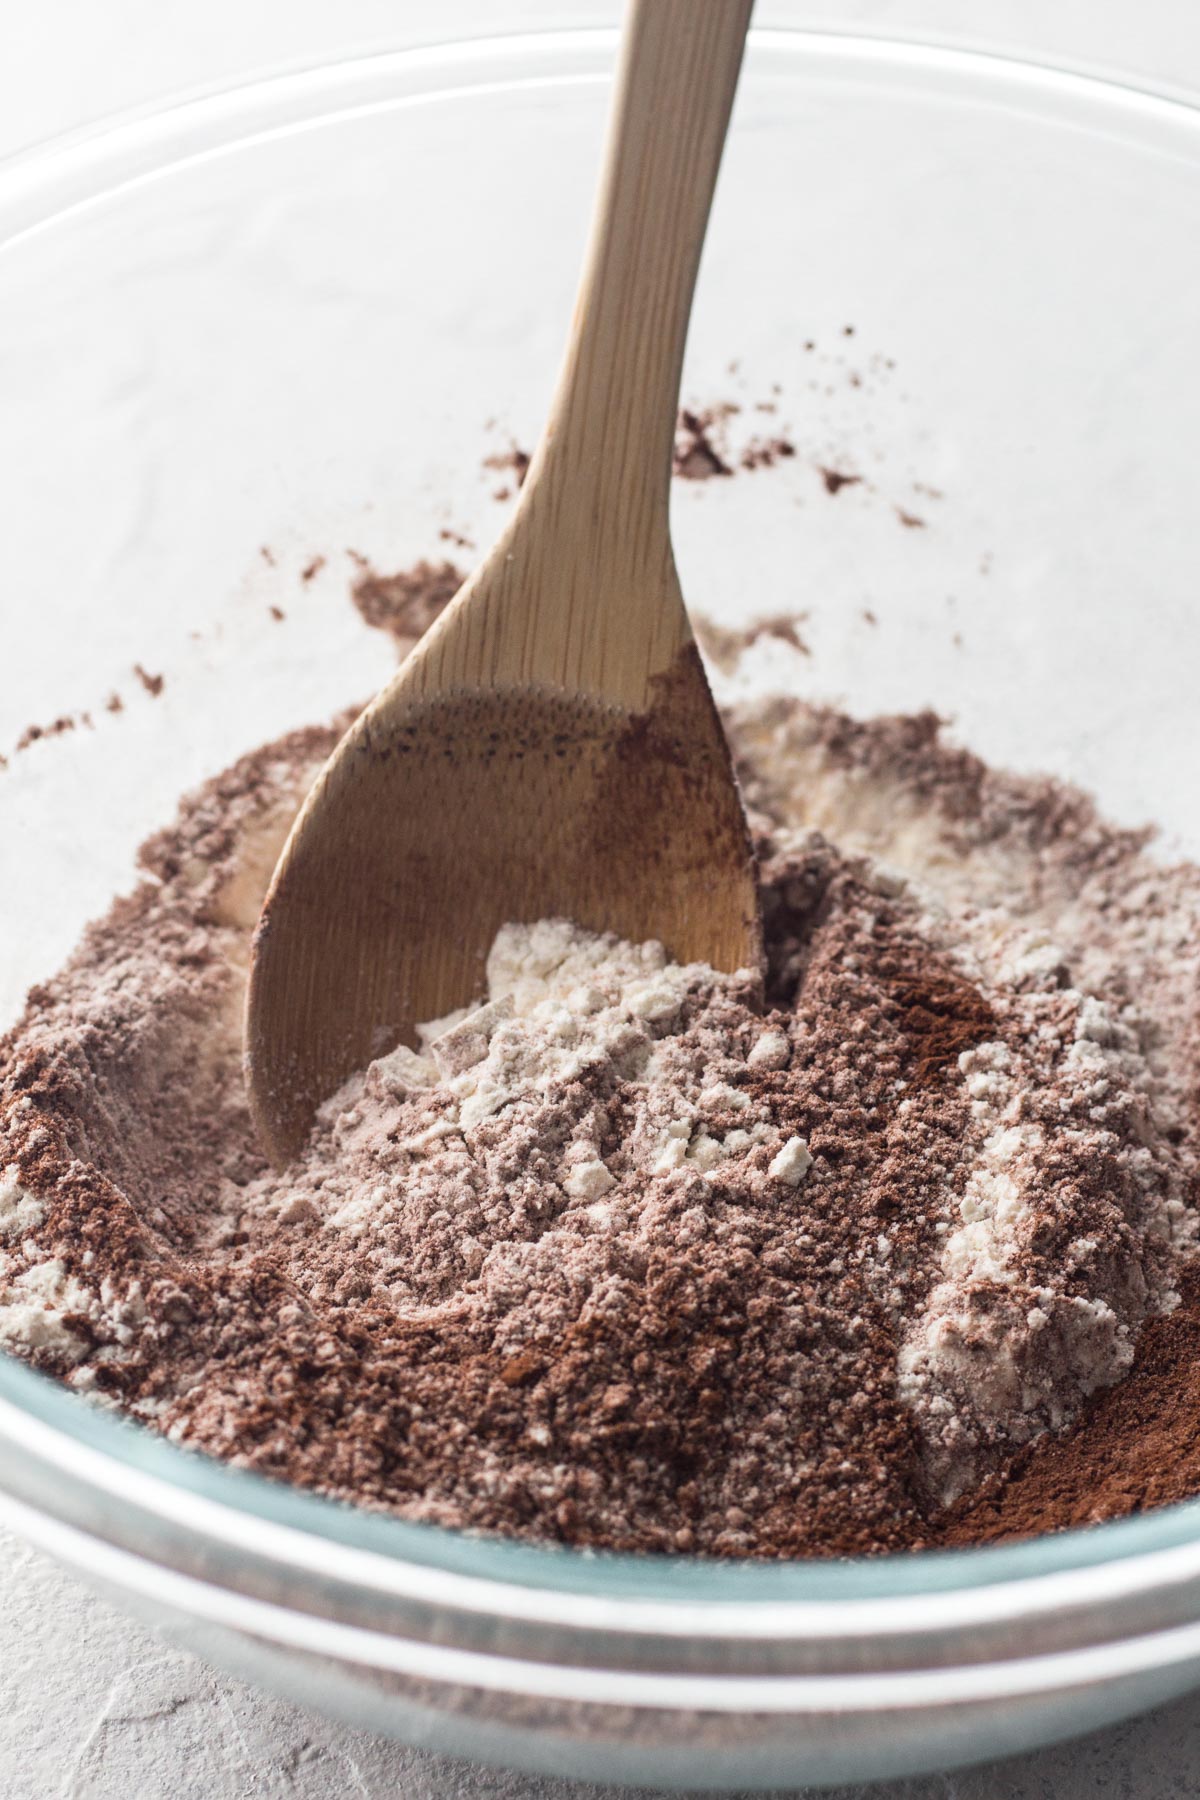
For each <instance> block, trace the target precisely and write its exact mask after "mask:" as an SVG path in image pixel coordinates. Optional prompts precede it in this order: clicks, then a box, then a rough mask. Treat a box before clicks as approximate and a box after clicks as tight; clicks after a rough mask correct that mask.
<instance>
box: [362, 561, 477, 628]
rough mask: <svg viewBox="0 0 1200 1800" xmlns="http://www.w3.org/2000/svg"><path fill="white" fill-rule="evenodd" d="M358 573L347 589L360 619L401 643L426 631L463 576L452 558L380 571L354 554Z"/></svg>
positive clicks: (451, 596)
mask: <svg viewBox="0 0 1200 1800" xmlns="http://www.w3.org/2000/svg"><path fill="white" fill-rule="evenodd" d="M354 561H355V562H356V563H357V565H358V569H359V574H358V577H357V579H356V580H355V582H354V584H353V586H352V587H351V589H350V597H351V599H352V600H353V601H354V604H355V606H356V607H357V608H358V610H359V612H360V613H361V615H362V617H363V619H364V620H365V621H366V623H367V624H368V625H371V626H373V627H374V629H375V630H376V631H386V632H388V633H389V634H390V636H392V637H393V638H395V640H396V642H397V643H398V644H400V645H402V646H404V647H407V646H408V645H409V644H412V643H415V642H416V640H417V638H419V637H420V636H421V635H422V633H423V632H426V631H428V629H429V627H430V626H431V625H432V624H433V621H434V620H435V619H436V618H437V616H438V614H439V613H441V612H443V611H444V610H445V608H446V607H447V606H449V604H450V602H451V600H453V598H454V596H455V594H456V593H457V592H458V590H459V588H460V587H461V586H462V584H463V582H464V580H465V579H466V577H465V575H464V574H463V571H462V570H461V569H460V568H458V567H456V565H455V564H454V563H452V562H439V563H434V562H419V563H416V564H415V565H414V566H413V567H412V568H411V569H401V570H399V571H398V572H397V573H396V574H394V575H381V574H380V573H379V571H378V570H377V569H373V568H372V567H371V565H370V564H369V563H368V562H367V561H366V559H365V558H364V557H361V556H359V555H357V553H355V554H354Z"/></svg>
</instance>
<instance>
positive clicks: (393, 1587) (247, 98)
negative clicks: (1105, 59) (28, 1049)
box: [0, 26, 1200, 1641]
mask: <svg viewBox="0 0 1200 1800" xmlns="http://www.w3.org/2000/svg"><path fill="white" fill-rule="evenodd" d="M617 36H618V33H617V31H616V29H615V28H611V27H603V28H601V27H581V28H575V29H570V30H558V31H545V30H538V31H526V32H518V33H512V34H508V35H500V36H492V37H481V38H466V39H461V40H458V41H454V42H451V43H446V44H427V45H421V46H417V47H408V48H404V49H389V50H383V51H379V52H376V53H374V54H372V55H369V56H354V57H350V58H347V59H344V60H337V61H333V62H326V63H320V64H316V65H312V66H306V67H303V68H290V69H285V70H282V71H278V72H275V73H267V74H264V75H256V76H255V77H253V78H252V79H250V80H247V81H245V82H242V83H238V84H235V85H233V86H227V85H221V86H217V87H213V88H207V89H204V90H200V91H197V92H194V93H191V94H187V95H184V96H181V97H178V98H176V99H174V100H172V101H170V102H169V103H168V104H166V105H161V104H157V103H156V104H153V105H151V106H148V107H139V108H136V109H134V110H132V111H130V112H126V113H122V114H119V115H116V116H115V117H110V118H106V119H102V120H99V121H97V122H95V123H94V124H92V125H89V126H86V127H83V128H81V129H80V130H78V131H73V132H69V133H66V134H63V135H62V136H58V137H55V138H51V139H49V140H46V141H45V142H43V143H41V144H38V145H35V146H33V147H32V148H31V149H29V150H25V151H21V152H19V153H18V154H17V155H15V156H11V157H8V158H5V159H3V160H2V161H0V258H2V257H4V256H6V255H9V254H11V253H12V252H13V251H14V250H16V249H17V248H18V247H19V246H20V244H21V243H22V242H23V241H25V240H27V239H28V238H29V237H30V236H32V235H34V234H36V233H39V232H41V231H43V230H48V229H53V228H55V227H57V226H59V225H61V224H63V223H64V222H65V221H67V220H69V219H70V218H71V217H72V216H73V215H74V214H76V213H78V212H79V211H80V210H82V209H86V208H88V207H90V206H93V205H97V204H103V203H107V202H109V201H111V200H113V199H115V198H116V197H117V196H119V195H120V194H122V193H123V192H125V191H127V190H128V189H130V188H131V187H135V186H139V185H141V184H143V183H145V182H149V181H153V180H158V179H161V178H163V177H165V176H167V175H169V174H171V173H172V172H175V171H177V170H179V169H182V168H185V167H188V166H191V165H193V164H195V163H197V162H200V161H203V160H205V159H207V158H209V157H213V156H220V155H226V154H231V153H234V152H236V151H237V150H239V149H241V148H243V147H246V146H248V145H251V144H254V143H258V142H262V141H264V140H265V139H271V138H277V137H281V136H285V135H288V134H290V133H293V132H302V131H305V130H311V129H314V128H318V127H322V126H325V125H329V124H333V123H335V122H337V121H338V120H341V119H345V118H347V117H349V116H355V115H362V114H365V113H369V112H372V111H380V110H385V109H391V108H394V107H398V106H401V105H405V104H422V103H426V102H429V101H438V100H442V101H444V100H447V99H450V98H461V97H465V96H467V95H469V94H470V93H472V92H477V91H480V90H486V89H491V90H493V91H495V90H497V89H504V90H508V89H511V88H513V87H526V86H539V85H556V86H557V85H561V84H563V83H564V82H570V81H575V82H597V81H601V80H605V79H607V78H608V74H609V71H610V68H611V59H612V52H613V49H614V46H615V44H616V40H617ZM772 53H774V54H776V55H780V56H789V57H794V56H798V55H799V56H805V57H808V58H809V59H810V60H811V61H812V62H813V63H814V65H816V66H818V67H820V68H822V69H823V70H824V71H826V72H827V73H828V74H829V75H830V76H831V77H834V78H836V77H837V76H838V75H839V73H840V74H842V75H845V74H846V73H850V74H851V75H853V74H854V73H858V74H860V75H861V73H862V72H863V71H864V70H870V71H871V73H872V74H874V75H875V76H876V77H877V78H884V79H891V80H892V81H894V82H898V83H900V84H901V85H902V86H904V85H907V84H910V83H911V82H912V81H913V80H914V79H915V78H917V77H918V76H919V77H921V78H922V79H924V80H925V81H927V82H928V83H931V84H932V85H933V86H934V87H936V88H937V89H939V90H940V91H943V92H946V91H950V92H954V93H956V94H958V95H959V96H960V97H961V95H962V93H963V91H964V88H965V89H966V90H968V91H974V92H975V93H976V94H978V95H981V96H983V97H985V98H989V99H990V100H991V101H992V102H993V103H996V102H997V101H1001V102H1002V100H1003V97H1004V95H1005V94H1009V95H1018V96H1019V98H1020V100H1021V103H1022V105H1023V106H1026V107H1028V106H1029V105H1030V104H1037V105H1039V106H1040V107H1041V109H1042V110H1043V111H1047V112H1049V114H1050V115H1051V116H1052V117H1054V118H1056V119H1058V120H1059V121H1060V122H1061V121H1062V119H1063V116H1064V109H1065V110H1066V112H1068V113H1069V114H1071V116H1072V118H1073V121H1074V122H1075V123H1076V124H1079V123H1083V124H1085V125H1086V124H1087V123H1089V122H1102V124H1103V126H1104V127H1105V128H1107V129H1109V130H1111V129H1112V128H1113V123H1114V119H1117V120H1119V122H1120V124H1121V125H1122V126H1123V127H1124V129H1125V130H1126V132H1127V133H1128V135H1129V137H1130V139H1131V142H1134V143H1136V144H1137V145H1139V146H1141V147H1142V148H1147V147H1151V148H1154V149H1157V150H1159V151H1165V152H1166V153H1167V154H1172V155H1177V156H1181V157H1183V158H1184V159H1185V160H1187V161H1188V162H1189V163H1193V164H1195V166H1196V168H1197V170H1198V172H1200V105H1198V104H1197V103H1196V102H1195V101H1193V100H1191V99H1189V98H1188V97H1187V95H1186V94H1184V93H1182V92H1180V91H1173V90H1168V89H1164V88H1161V87H1156V86H1154V85H1151V84H1146V83H1134V82H1131V81H1128V80H1124V79H1118V78H1114V77H1113V76H1111V75H1110V74H1107V73H1104V74H1097V73H1093V72H1090V71H1087V72H1083V71H1080V70H1078V69H1074V68H1070V67H1067V66H1064V65H1061V64H1057V63H1050V62H1045V61H1038V60H1027V59H1024V58H1022V57H1018V56H1014V55H1010V54H1001V53H997V52H994V51H992V50H986V49H978V48H964V47H962V46H960V45H957V44H954V45H950V44H946V43H943V42H939V41H935V40H931V39H925V38H920V39H917V38H898V37H888V36H883V35H876V34H875V33H873V32H871V31H868V30H856V31H839V32H832V31H823V30H817V29H810V28H807V27H777V26H771V27H765V28H756V29H755V30H754V31H753V32H752V34H751V59H752V60H751V64H750V67H751V69H753V59H754V57H755V56H756V55H759V54H761V55H763V56H764V57H768V56H770V55H771V54H772ZM0 1442H2V1443H4V1444H5V1445H6V1446H7V1447H8V1449H9V1451H10V1453H15V1454H16V1455H18V1456H22V1457H25V1458H27V1459H30V1460H31V1461H32V1462H36V1463H37V1464H38V1465H40V1466H41V1467H42V1468H43V1469H45V1470H47V1471H49V1472H50V1473H51V1475H52V1476H57V1477H58V1478H61V1479H62V1480H64V1481H69V1482H75V1483H83V1484H85V1485H90V1486H92V1487H93V1488H95V1489H96V1490H98V1491H100V1492H102V1493H104V1494H105V1495H107V1496H108V1497H109V1498H110V1499H111V1500H113V1501H115V1502H117V1503H120V1504H126V1505H130V1506H136V1507H138V1508H140V1509H142V1510H143V1511H145V1512H147V1513H149V1514H152V1515H154V1516H155V1517H156V1518H158V1519H161V1520H163V1521H164V1522H169V1523H172V1524H174V1525H177V1526H179V1527H181V1528H183V1529H185V1530H187V1531H188V1532H190V1533H194V1534H198V1535H199V1536H200V1537H203V1538H205V1539H207V1540H208V1541H211V1542H213V1543H218V1544H220V1545H222V1546H225V1547H228V1548H229V1549H231V1550H235V1551H236V1550H238V1549H241V1550H246V1551H254V1552H258V1553H262V1554H265V1555H269V1556H270V1557H271V1559H272V1560H273V1561H275V1562H286V1563H287V1564H289V1565H290V1566H292V1567H294V1568H295V1569H296V1570H297V1571H301V1570H307V1571H310V1572H312V1573H319V1574H320V1575H322V1576H326V1575H328V1574H329V1573H330V1572H331V1569H332V1570H333V1571H334V1572H336V1573H338V1574H339V1575H340V1576H341V1577H342V1578H344V1579H345V1580H347V1581H348V1582H353V1583H355V1584H358V1585H361V1586H363V1587H364V1588H368V1589H370V1590H371V1591H375V1592H379V1591H382V1592H386V1593H390V1594H393V1595H396V1596H397V1597H400V1596H402V1597H404V1598H406V1599H417V1600H420V1599H421V1598H422V1597H424V1596H427V1595H432V1596H436V1599H437V1600H438V1601H439V1602H441V1601H444V1600H445V1599H446V1598H447V1597H448V1596H450V1597H452V1598H453V1599H454V1602H455V1604H457V1605H460V1606H462V1607H463V1608H465V1609H466V1610H467V1611H476V1612H480V1613H493V1612H495V1611H497V1610H503V1611H504V1612H505V1613H506V1614H507V1615H508V1616H510V1617H517V1618H522V1619H524V1620H527V1621H534V1620H537V1621H543V1622H548V1623H558V1624H563V1625H573V1624H578V1625H580V1626H590V1627H592V1628H594V1629H600V1630H614V1629H619V1630H620V1632H621V1633H622V1634H636V1633H638V1632H639V1631H645V1632H653V1633H656V1634H664V1633H665V1634H667V1635H675V1636H679V1637H684V1636H686V1635H687V1634H688V1633H689V1632H691V1631H693V1630H694V1629H695V1624H696V1617H697V1609H698V1608H703V1609H704V1614H705V1629H706V1630H711V1631H720V1632H722V1633H724V1634H726V1635H728V1636H730V1637H741V1638H746V1639H752V1640H756V1641H762V1640H771V1639H786V1638H793V1637H796V1636H797V1635H798V1634H804V1635H805V1636H808V1637H816V1638H820V1637H821V1636H823V1635H826V1634H828V1635H836V1636H838V1637H839V1638H845V1636H846V1635H847V1633H849V1634H850V1635H852V1636H853V1635H854V1634H855V1633H856V1632H861V1633H862V1634H863V1635H864V1636H868V1635H869V1636H871V1637H873V1638H874V1637H877V1636H879V1634H881V1633H883V1634H886V1633H887V1632H889V1631H894V1632H895V1633H897V1634H898V1635H900V1634H910V1633H911V1632H912V1630H913V1629H914V1624H915V1623H916V1622H917V1621H916V1619H915V1615H914V1606H915V1605H916V1604H917V1603H920V1624H921V1625H922V1627H927V1628H928V1629H929V1630H930V1631H934V1630H944V1629H955V1628H956V1627H960V1628H962V1627H965V1628H968V1629H969V1628H970V1627H971V1626H972V1625H973V1624H978V1623H979V1622H980V1621H981V1620H982V1619H985V1618H986V1619H993V1620H997V1621H999V1620H1002V1619H1005V1618H1015V1617H1018V1616H1019V1617H1022V1618H1027V1617H1029V1616H1030V1614H1031V1613H1041V1612H1050V1611H1057V1610H1059V1609H1061V1608H1063V1607H1064V1606H1070V1605H1077V1604H1079V1603H1080V1602H1081V1600H1082V1599H1083V1598H1084V1597H1085V1596H1086V1600H1087V1603H1088V1605H1089V1606H1091V1605H1115V1604H1118V1603H1119V1602H1120V1600H1121V1599H1122V1598H1126V1597H1128V1596H1130V1595H1132V1594H1135V1593H1137V1594H1142V1593H1144V1592H1145V1591H1146V1590H1147V1589H1151V1588H1153V1589H1158V1588H1162V1589H1168V1588H1178V1587H1180V1586H1181V1585H1183V1584H1187V1583H1190V1582H1194V1581H1197V1580H1200V1499H1197V1500H1192V1501H1187V1502H1184V1503H1182V1504H1180V1505H1176V1506H1171V1507H1165V1508H1162V1509H1161V1510H1159V1511H1156V1512H1155V1513H1153V1514H1151V1515H1147V1516H1144V1517H1140V1518H1127V1519H1121V1520H1116V1521H1112V1522H1109V1523H1106V1524H1102V1525H1096V1526H1091V1527H1087V1528H1083V1529H1073V1530H1069V1531H1064V1532H1062V1533H1058V1534H1055V1535H1053V1536H1045V1537H1041V1538H1037V1539H1033V1540H1029V1541H1025V1542H1022V1543H1017V1544H1005V1545H989V1546H982V1547H977V1548H972V1549H964V1550H927V1551H915V1552H905V1553H900V1554H895V1555H889V1556H881V1557H876V1558H870V1559H863V1560H859V1561H854V1562H848V1563H847V1562H838V1563H834V1562H821V1561H806V1562H800V1561H788V1562H769V1563H768V1562H755V1561H749V1560H748V1561H739V1562H731V1561H718V1560H716V1559H707V1560H706V1559H702V1558H684V1557H673V1556H666V1555H639V1556H633V1555H614V1554H610V1553H607V1552H604V1553H591V1552H585V1551H579V1550H573V1549H570V1548H566V1547H555V1546H544V1545H536V1544H529V1543H522V1542H518V1541H515V1540H502V1539H498V1538H492V1537H482V1536H477V1535H472V1534H469V1533H466V1532H463V1531H458V1530H451V1529H447V1528H443V1527H438V1526H433V1525H425V1524H417V1523H411V1522H409V1521H406V1520H403V1519H398V1518H394V1517H390V1516H386V1515H383V1514H375V1513H371V1512H368V1511H366V1510H365V1509H361V1508H357V1507H352V1506H348V1505H344V1504H342V1503H339V1502H336V1501H333V1500H329V1499H326V1498H324V1497H322V1496H320V1495H317V1494H313V1493H307V1492H303V1491H301V1490H298V1489H295V1488H292V1487H290V1486H288V1485H287V1484H284V1483H280V1482H275V1481H271V1480H269V1479H266V1478H263V1477H261V1476H258V1475H255V1474H252V1473H249V1472H246V1471H243V1470H239V1469H236V1468H231V1467H229V1466H228V1465H226V1464H224V1463H221V1462H218V1461H216V1460H215V1459H213V1458H210V1457H208V1456H206V1455H203V1454H200V1453H198V1452H195V1451H191V1450H187V1449H183V1448H181V1447H179V1446H177V1445H175V1444H172V1443H170V1442H168V1441H167V1440H165V1439H164V1438H162V1437H160V1436H158V1435H157V1434H156V1433H154V1432H152V1431H151V1430H149V1429H148V1428H146V1427H144V1426H141V1425H138V1424H136V1423H134V1422H132V1421H130V1420H128V1419H125V1418H121V1417H118V1416H114V1415H113V1414H110V1413H107V1412H104V1411H101V1410H100V1409H98V1408H97V1407H96V1406H95V1405H94V1404H92V1403H90V1402H88V1401H86V1400H84V1399H82V1398H81V1397H80V1396H79V1395H77V1394H74V1393H72V1392H70V1391H69V1390H67V1389H66V1388H64V1387H62V1386H61V1385H60V1384H59V1383H57V1382H55V1381H53V1380H52V1379H51V1378H49V1377H47V1376H44V1375H42V1374H40V1373H38V1372H37V1371H36V1370H33V1369H30V1368H28V1367H26V1366H25V1365H23V1364H22V1363H20V1362H19V1361H18V1360H17V1359H15V1358H13V1357H12V1356H10V1355H8V1354H7V1353H3V1352H0ZM7 1461H8V1459H0V1492H3V1493H7V1494H9V1495H12V1494H13V1493H14V1492H15V1486H14V1483H13V1481H12V1479H11V1478H10V1475H9V1474H8V1473H6V1470H5V1466H4V1465H5V1463H6V1462H7ZM43 1510H45V1511H46V1512H47V1513H49V1514H51V1515H53V1513H54V1507H53V1504H43ZM618 1615H619V1616H618Z"/></svg>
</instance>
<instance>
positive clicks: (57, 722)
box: [15, 714, 75, 750]
mask: <svg viewBox="0 0 1200 1800" xmlns="http://www.w3.org/2000/svg"><path fill="white" fill-rule="evenodd" d="M74 729H75V720H74V719H73V718H71V717H70V715H69V714H63V715H62V717H61V718H57V719H53V720H52V721H51V722H50V724H49V725H27V726H26V727H25V729H24V731H23V732H22V733H21V735H20V737H19V738H18V739H17V742H16V746H15V747H16V749H18V750H28V748H29V746H30V745H31V744H36V743H37V742H38V741H39V739H41V738H50V737H62V735H63V733H64V732H67V731H74Z"/></svg>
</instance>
